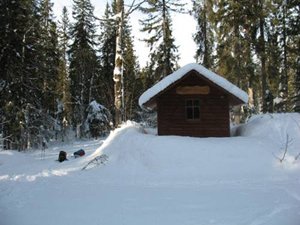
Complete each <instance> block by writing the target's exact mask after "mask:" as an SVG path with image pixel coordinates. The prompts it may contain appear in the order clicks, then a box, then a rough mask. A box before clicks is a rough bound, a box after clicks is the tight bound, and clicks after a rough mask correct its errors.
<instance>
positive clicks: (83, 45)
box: [69, 0, 99, 137]
mask: <svg viewBox="0 0 300 225" xmlns="http://www.w3.org/2000/svg"><path fill="white" fill-rule="evenodd" d="M93 11H94V7H93V6H92V5H91V3H90V1H89V0H74V5H73V12H72V14H73V18H74V20H75V23H74V24H73V25H72V26H71V32H70V35H71V39H72V40H73V43H72V44H71V46H70V50H69V57H70V79H71V84H70V89H71V96H72V104H73V110H72V111H73V119H72V122H73V125H74V126H76V131H77V132H76V133H77V137H82V136H83V135H84V133H83V131H84V124H83V122H84V121H85V118H86V116H87V112H86V108H87V107H88V105H89V103H90V102H91V101H92V100H93V97H94V88H95V87H94V81H95V80H96V78H97V75H98V70H99V66H98V59H97V56H96V51H95V45H96V43H95V34H96V25H95V17H94V15H93Z"/></svg>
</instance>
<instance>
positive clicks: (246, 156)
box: [93, 114, 300, 185]
mask: <svg viewBox="0 0 300 225" xmlns="http://www.w3.org/2000/svg"><path fill="white" fill-rule="evenodd" d="M299 124H300V116H299V114H273V115H258V116H255V117H253V118H251V119H250V120H249V122H248V123H247V124H246V125H242V126H241V127H239V128H238V129H237V133H239V135H240V136H238V137H231V138H191V137H179V136H155V135H151V134H147V132H146V131H145V130H144V129H143V128H142V127H141V126H140V125H139V124H136V123H134V122H127V123H126V124H124V125H123V126H122V128H120V129H116V130H115V131H113V132H112V133H111V135H110V136H109V137H108V138H107V140H106V141H105V142H104V144H103V145H102V146H101V147H100V148H99V149H98V150H97V151H96V152H95V153H94V155H93V157H94V156H96V155H100V154H106V155H108V157H109V161H108V163H107V166H105V167H106V168H101V171H103V173H106V175H108V174H110V173H112V174H113V175H112V176H114V178H115V179H113V182H121V183H122V184H124V183H126V184H136V183H142V184H145V183H146V184H148V185H160V184H165V185H170V184H172V185H196V184H203V183H210V182H231V181H233V180H237V179H242V180H243V179H248V180H257V179H261V180H265V179H268V178H270V179H272V178H273V177H275V176H277V173H279V172H280V169H279V168H281V169H282V168H284V169H292V170H294V172H295V171H297V170H298V169H299V167H300V166H299V161H300V160H298V161H295V160H293V156H296V154H297V153H299V152H300V142H299V141H300V127H299ZM286 134H288V135H289V138H290V139H291V140H292V143H291V144H290V145H289V147H288V148H289V149H288V154H287V156H286V159H287V160H285V161H284V162H283V163H282V164H280V163H279V162H278V159H277V158H276V156H278V157H281V156H282V154H283V148H284V146H285V141H286V140H285V139H286ZM283 171H284V170H282V171H281V172H283ZM116 174H117V175H118V176H115V175H116ZM145 177H146V181H145V179H144V178H145ZM106 178H107V176H106ZM109 180H110V181H112V180H111V177H109V179H108V180H107V181H106V182H109Z"/></svg>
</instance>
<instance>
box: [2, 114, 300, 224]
mask: <svg viewBox="0 0 300 225" xmlns="http://www.w3.org/2000/svg"><path fill="white" fill-rule="evenodd" d="M293 121H297V123H298V121H299V115H298V114H280V115H265V116H256V117H253V118H252V119H251V120H250V121H249V123H248V124H246V125H244V126H242V127H240V128H239V132H240V134H241V135H242V136H240V137H232V138H190V137H178V136H156V135H153V134H146V133H145V131H144V130H143V128H142V127H141V126H140V125H139V124H136V123H133V122H127V123H125V124H124V125H123V126H122V127H121V128H119V129H116V130H115V131H113V132H111V134H110V136H109V137H108V138H107V139H106V140H105V141H104V143H103V145H102V146H100V142H99V141H89V142H76V143H73V145H72V146H63V145H62V146H55V147H51V149H52V150H51V151H53V152H49V151H50V150H48V152H47V154H46V158H45V159H43V160H41V159H40V156H39V155H38V154H31V153H30V154H21V153H18V152H12V151H2V152H1V151H0V224H1V225H2V224H5V225H6V224H9V225H39V224H43V225H52V224H53V223H55V224H57V225H66V224H72V225H82V224H89V225H99V224H106V225H119V224H130V225H140V224H143V225H153V224H164V225H182V224H187V225H192V224H199V225H201V224H203V225H204V224H214V225H224V224H230V225H240V224H247V225H248V224H249V225H254V224H260V225H283V224H284V225H299V221H300V214H299V212H300V189H299V184H300V178H299V172H300V168H299V167H297V165H299V163H293V162H291V163H284V164H279V163H278V160H277V159H276V158H275V157H274V155H273V153H275V154H279V153H280V151H279V150H280V147H281V146H280V142H281V141H279V140H276V139H279V137H284V136H285V133H288V134H290V136H291V137H292V138H293V140H294V142H293V145H292V146H293V148H295V149H294V150H295V151H294V152H297V151H296V149H298V151H299V149H300V143H299V136H297V135H299V130H298V125H297V123H296V122H293ZM99 146H100V147H99ZM292 146H291V147H292ZM78 148H84V149H85V150H87V156H86V157H83V158H80V159H70V160H69V161H67V162H64V163H58V162H55V161H54V158H56V157H57V153H58V151H59V150H60V149H64V150H66V151H68V152H73V151H74V150H75V149H78ZM276 151H277V152H276ZM294 152H289V154H290V155H288V157H287V158H286V161H289V160H291V159H292V158H291V156H293V154H294ZM52 153H53V156H52V155H50V154H52ZM101 154H106V155H108V157H109V158H108V161H107V162H106V164H105V165H102V166H99V167H94V168H91V169H87V170H84V171H81V168H82V167H83V166H84V165H85V164H86V162H87V161H88V160H89V159H90V158H93V157H95V156H97V155H101ZM48 157H49V158H48ZM287 165H290V166H292V165H294V168H288V167H287Z"/></svg>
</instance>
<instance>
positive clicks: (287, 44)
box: [0, 0, 300, 150]
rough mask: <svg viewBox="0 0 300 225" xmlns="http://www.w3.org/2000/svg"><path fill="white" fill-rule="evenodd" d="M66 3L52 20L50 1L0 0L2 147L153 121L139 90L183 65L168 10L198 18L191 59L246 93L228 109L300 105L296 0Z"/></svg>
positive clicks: (243, 111)
mask: <svg viewBox="0 0 300 225" xmlns="http://www.w3.org/2000/svg"><path fill="white" fill-rule="evenodd" d="M128 2H129V3H128ZM72 4H73V5H72V8H71V9H69V8H66V7H64V8H63V11H62V16H61V18H57V19H55V18H54V13H53V2H51V0H1V1H0V145H1V146H0V149H1V148H2V149H16V150H26V149H29V148H39V147H42V146H44V145H46V143H47V142H49V141H50V140H60V141H65V140H66V139H67V137H69V136H70V135H73V136H75V137H76V138H97V137H99V136H103V135H106V134H107V133H108V132H109V131H110V130H111V129H113V128H114V127H117V126H118V125H119V124H120V123H121V122H122V121H126V120H134V121H137V122H145V121H147V120H150V119H151V117H152V116H153V115H151V114H150V113H148V112H143V111H142V110H141V109H140V107H139V106H138V98H139V96H140V95H141V94H142V93H143V92H144V91H145V90H146V89H147V88H149V87H151V86H152V85H153V84H155V83H156V82H158V81H159V80H161V79H162V78H163V77H165V76H167V75H168V74H170V73H172V72H173V71H175V70H176V69H178V67H179V65H178V60H179V57H180V55H179V53H178V46H176V45H175V37H174V36H173V35H172V28H173V24H172V16H171V15H173V14H174V13H189V14H191V15H192V16H193V17H194V18H195V20H196V21H197V31H196V33H195V34H194V35H193V38H194V41H195V43H196V45H197V49H193V50H191V51H193V52H192V53H193V54H194V55H195V60H196V61H197V62H198V63H200V64H202V65H203V66H205V67H206V68H208V69H210V70H212V71H215V72H216V73H218V74H220V75H222V76H224V77H225V78H226V79H228V80H229V81H230V82H232V83H234V84H235V85H237V86H238V87H240V88H241V89H243V90H245V91H247V92H248V94H249V103H248V105H245V106H243V107H239V108H237V109H232V114H233V115H234V114H236V115H240V117H241V121H245V120H246V119H247V118H249V117H250V116H251V115H253V114H259V113H273V112H278V113H283V112H300V4H299V0H253V1H246V0H192V4H193V8H192V10H186V7H185V4H184V3H181V1H176V0H168V1H167V0H143V1H142V0H140V1H137V0H130V1H126V4H125V3H124V1H123V0H111V1H108V3H107V5H106V8H105V10H104V14H103V15H94V6H93V5H92V4H91V2H90V0H73V2H72ZM135 10H136V11H139V12H141V13H142V14H143V15H145V17H144V18H143V19H142V18H141V20H140V21H139V22H140V26H141V32H145V33H146V34H147V38H145V39H144V41H145V43H147V46H148V47H149V49H150V53H149V56H148V62H147V65H146V66H145V67H141V66H140V65H139V62H138V58H137V56H136V53H135V50H134V49H135V45H134V44H135V43H134V39H133V34H132V30H131V23H130V15H131V13H132V12H133V11H135Z"/></svg>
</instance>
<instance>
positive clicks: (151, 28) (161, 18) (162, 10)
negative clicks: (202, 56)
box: [141, 0, 184, 80]
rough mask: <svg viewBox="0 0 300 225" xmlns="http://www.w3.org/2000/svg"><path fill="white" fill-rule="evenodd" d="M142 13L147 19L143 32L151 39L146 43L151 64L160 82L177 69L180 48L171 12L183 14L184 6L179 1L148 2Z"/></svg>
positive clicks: (160, 0)
mask: <svg viewBox="0 0 300 225" xmlns="http://www.w3.org/2000/svg"><path fill="white" fill-rule="evenodd" d="M146 2H147V6H145V7H141V11H142V12H143V13H144V14H146V15H147V18H146V19H144V20H141V25H142V29H141V31H142V32H145V33H148V35H149V37H148V38H145V39H144V41H145V42H146V43H147V44H148V45H149V46H150V50H151V53H150V60H151V61H150V63H151V64H152V65H151V67H152V69H153V71H154V74H153V76H154V79H155V80H160V79H162V78H163V77H165V76H167V75H168V74H170V73H172V72H173V71H174V70H175V69H176V67H177V60H178V58H179V57H178V55H177V51H178V48H177V46H175V43H174V42H175V40H174V38H173V36H172V20H171V12H182V11H183V6H184V5H183V4H181V3H178V1H174V0H172V1H165V0H155V1H152V0H148V1H146Z"/></svg>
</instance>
